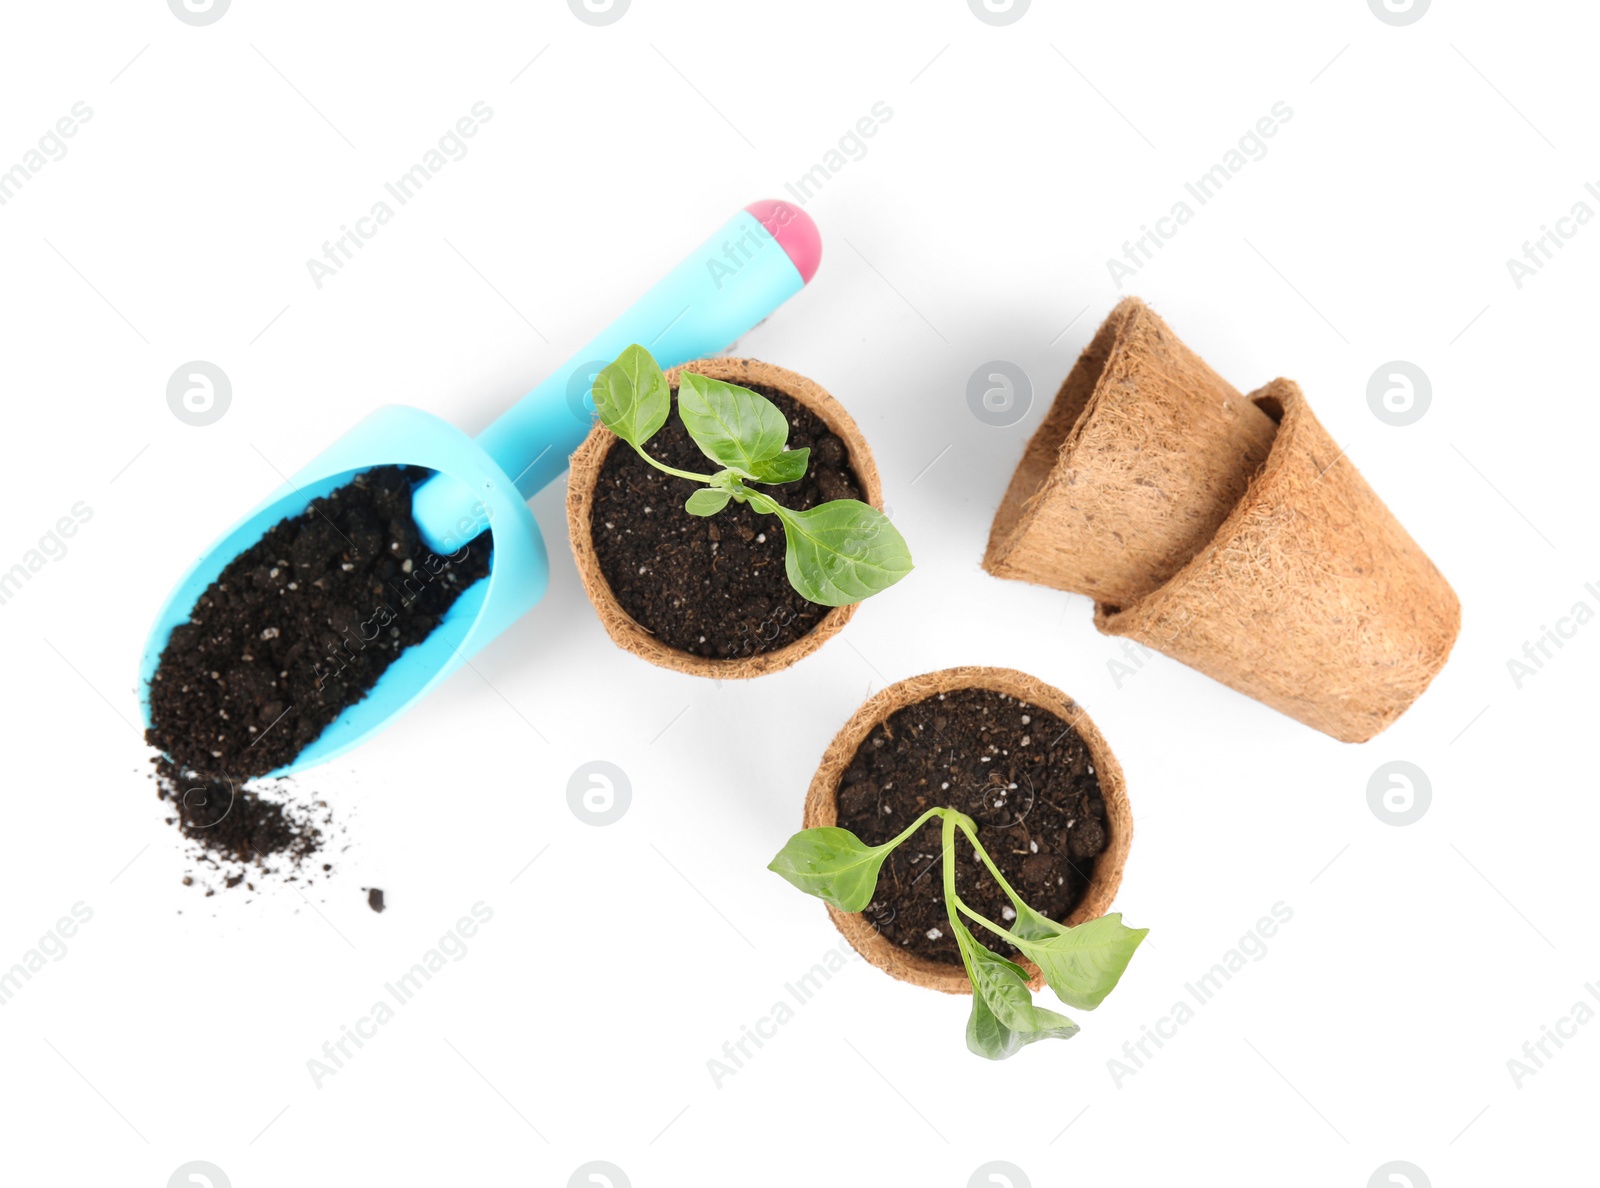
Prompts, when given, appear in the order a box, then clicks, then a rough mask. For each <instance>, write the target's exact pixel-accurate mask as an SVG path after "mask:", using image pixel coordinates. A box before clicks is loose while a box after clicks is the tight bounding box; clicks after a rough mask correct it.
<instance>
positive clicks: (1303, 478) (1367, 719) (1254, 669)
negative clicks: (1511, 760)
mask: <svg viewBox="0 0 1600 1188" xmlns="http://www.w3.org/2000/svg"><path fill="white" fill-rule="evenodd" d="M983 564H984V568H986V569H987V570H988V571H989V572H990V573H992V574H994V575H995V576H997V577H1006V578H1017V579H1020V580H1022V581H1029V582H1037V583H1040V584H1043V585H1048V586H1054V587H1056V588H1057V589H1062V590H1069V591H1072V592H1073V593H1078V594H1087V595H1089V596H1090V597H1092V598H1093V599H1094V600H1095V603H1096V607H1095V625H1096V626H1097V627H1098V628H1099V629H1100V630H1101V631H1102V632H1105V633H1106V634H1108V635H1121V636H1127V637H1128V638H1130V639H1134V640H1137V641H1138V642H1140V643H1142V644H1145V645H1146V646H1148V647H1151V648H1154V649H1156V650H1157V651H1160V652H1164V653H1166V654H1167V655H1168V656H1171V657H1173V658H1174V659H1177V660H1181V661H1182V662H1183V663H1185V664H1187V665H1189V666H1190V667H1192V668H1196V669H1198V670H1199V671H1201V672H1203V673H1205V674H1206V675H1207V676H1210V677H1212V678H1213V679H1215V680H1218V681H1221V682H1222V683H1223V684H1225V685H1228V686H1229V687H1231V688H1233V689H1236V690H1238V691H1239V692H1241V693H1244V694H1246V695H1247V696H1250V697H1253V698H1255V699H1256V700H1258V701H1261V702H1264V703H1265V704H1267V705H1269V706H1272V707H1273V708H1274V709H1276V710H1278V711H1280V712H1282V713H1285V714H1288V715H1289V716H1290V717H1292V718H1295V719H1297V720H1299V721H1301V722H1303V723H1305V724H1306V725H1307V726H1310V727H1313V728H1314V729H1317V730H1320V731H1322V732H1323V733H1325V734H1328V735H1331V736H1332V737H1334V738H1337V739H1340V740H1341V741H1344V742H1365V741H1366V740H1367V739H1369V738H1371V737H1372V736H1373V735H1375V734H1377V733H1379V732H1380V731H1382V730H1383V729H1385V728H1386V727H1387V726H1389V724H1390V723H1392V722H1393V721H1394V720H1395V719H1396V718H1398V717H1399V716H1400V715H1401V714H1402V713H1404V712H1405V711H1406V709H1407V708H1408V707H1409V706H1410V705H1411V703H1412V702H1414V701H1415V700H1416V699H1417V698H1418V697H1420V696H1421V695H1422V692H1423V690H1424V689H1426V688H1427V687H1428V684H1429V682H1430V681H1432V680H1433V678H1434V676H1436V675H1437V674H1438V672H1439V670H1440V669H1441V668H1443V667H1444V663H1445V660H1446V659H1447V658H1448V657H1449V655H1450V649H1451V647H1452V646H1453V644H1454V643H1455V639H1456V635H1457V634H1458V633H1459V631H1460V628H1461V604H1460V602H1459V601H1458V600H1457V598H1456V594H1455V591H1454V590H1452V589H1451V588H1450V583H1449V582H1447V581H1446V580H1445V578H1444V576H1443V575H1442V574H1440V572H1439V570H1438V569H1437V568H1436V567H1435V566H1434V564H1433V562H1432V561H1430V560H1429V559H1428V556H1427V554H1426V553H1424V552H1423V551H1422V549H1421V547H1420V546H1418V545H1417V543H1416V542H1415V541H1414V540H1412V539H1411V537H1410V536H1409V535H1408V534H1407V532H1406V530H1405V528H1403V527H1402V526H1401V524H1400V522H1399V521H1398V520H1397V519H1395V517H1394V514H1393V513H1392V512H1390V510H1389V509H1388V508H1387V507H1386V506H1384V503H1383V501H1382V500H1381V499H1379V498H1378V496H1377V494H1376V493H1375V492H1374V491H1373V490H1372V488H1371V487H1370V486H1368V485H1367V482H1366V480H1365V479H1363V478H1362V477H1361V475H1360V473H1359V472H1357V470H1356V468H1355V466H1354V465H1353V464H1352V463H1351V462H1350V460H1349V459H1348V458H1347V457H1345V456H1344V451H1343V450H1342V449H1340V448H1339V446H1338V445H1337V443H1336V442H1335V441H1334V439H1333V438H1332V437H1331V436H1330V435H1329V434H1328V432H1327V430H1326V429H1324V428H1323V427H1322V425H1321V423H1320V422H1318V420H1317V419H1316V417H1315V416H1314V415H1313V414H1312V412H1311V408H1310V406H1309V404H1308V403H1307V402H1306V399H1305V397H1304V396H1303V395H1302V394H1301V391H1300V389H1299V388H1298V387H1297V386H1296V385H1295V384H1294V383H1292V382H1290V381H1289V380H1284V379H1278V380H1274V381H1273V382H1272V383H1270V384H1268V385H1266V386H1265V387H1263V388H1261V389H1259V390H1257V391H1255V392H1252V393H1251V394H1250V395H1249V396H1244V395H1241V394H1240V393H1239V391H1238V390H1237V389H1235V388H1234V387H1233V386H1232V385H1231V384H1229V383H1228V382H1227V381H1226V380H1224V379H1222V378H1221V377H1220V376H1218V375H1217V373H1216V372H1214V371H1212V370H1211V368H1209V367H1208V366H1206V364H1205V362H1204V360H1202V359H1201V358H1200V357H1199V356H1198V355H1196V354H1195V353H1194V352H1192V351H1190V350H1189V349H1188V348H1187V347H1186V346H1184V344H1183V343H1182V342H1181V341H1180V340H1179V339H1178V337H1177V336H1176V335H1175V334H1173V332H1172V331H1171V329H1170V328H1168V326H1167V325H1166V323H1165V322H1163V321H1162V320H1161V319H1160V318H1159V317H1157V316H1156V315H1155V314H1154V313H1153V312H1152V311H1151V310H1150V309H1149V308H1148V307H1147V306H1146V305H1145V304H1144V303H1143V302H1142V301H1140V300H1139V299H1138V298H1136V297H1129V298H1127V299H1125V300H1124V301H1122V302H1121V303H1120V304H1118V305H1117V307H1116V308H1115V309H1114V310H1112V312H1111V315H1110V316H1109V317H1108V318H1107V319H1106V322H1105V324H1104V325H1103V326H1101V327H1100V330H1099V332H1098V333H1096V335H1095V337H1094V339H1093V341H1091V342H1090V344H1089V346H1088V347H1087V348H1086V349H1085V350H1084V352H1083V354H1082V356H1081V357H1080V358H1079V359H1078V362H1077V363H1076V365H1074V367H1073V368H1072V371H1071V373H1070V374H1069V375H1068V376H1067V378H1066V381H1065V382H1064V383H1063V384H1062V386H1061V390H1060V392H1059V393H1058V394H1057V396H1056V399H1055V403H1054V405H1053V406H1052V407H1051V409H1050V412H1049V413H1048V414H1047V415H1046V417H1045V419H1044V421H1043V423H1042V424H1041V425H1040V426H1039V429H1038V430H1037V432H1035V434H1034V435H1033V438H1032V440H1031V441H1029V442H1028V445H1027V449H1026V451H1025V452H1024V454H1023V458H1022V462H1021V463H1020V464H1019V465H1018V467H1017V470H1016V473H1015V474H1014V475H1013V476H1012V480H1011V484H1010V487H1009V488H1008V489H1007V491H1006V494H1005V497H1004V499H1003V500H1002V501H1001V504H1000V508H999V511H998V512H997V513H996V514H995V519H994V525H993V528H992V530H991V532H990V537H989V545H988V549H987V551H986V552H985V554H984V559H983Z"/></svg>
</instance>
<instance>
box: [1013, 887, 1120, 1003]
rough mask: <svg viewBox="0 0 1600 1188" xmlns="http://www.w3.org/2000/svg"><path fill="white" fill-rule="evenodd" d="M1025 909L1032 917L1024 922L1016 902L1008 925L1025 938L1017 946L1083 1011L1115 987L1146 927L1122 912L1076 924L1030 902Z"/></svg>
mask: <svg viewBox="0 0 1600 1188" xmlns="http://www.w3.org/2000/svg"><path fill="white" fill-rule="evenodd" d="M1026 915H1027V916H1029V917H1032V919H1030V920H1029V922H1028V924H1027V925H1024V924H1023V920H1024V912H1023V910H1022V909H1021V908H1019V909H1018V911H1017V919H1016V923H1015V924H1013V925H1012V926H1011V931H1012V932H1013V933H1014V934H1015V935H1016V936H1017V937H1018V938H1025V940H1026V943H1024V944H1023V945H1021V946H1020V948H1021V949H1022V952H1023V954H1024V955H1025V956H1026V957H1027V958H1028V960H1030V961H1032V962H1033V963H1034V964H1035V965H1037V966H1038V967H1039V970H1040V972H1041V973H1043V974H1044V980H1045V981H1046V983H1048V984H1049V986H1050V989H1051V990H1053V991H1055V995H1056V997H1057V998H1059V999H1060V1000H1061V1001H1062V1002H1064V1003H1066V1004H1067V1005H1068V1006H1070V1007H1077V1008H1078V1009H1079V1010H1085V1011H1092V1010H1094V1008H1095V1007H1097V1006H1099V1005H1100V1004H1101V1003H1102V1002H1104V1001H1105V998H1106V995H1108V994H1110V993H1111V991H1113V990H1115V989H1116V987H1117V982H1118V981H1120V980H1121V978H1122V975H1123V972H1124V971H1125V970H1126V969H1127V968H1128V962H1130V961H1131V960H1133V954H1134V950H1136V949H1137V948H1138V947H1139V943H1140V942H1141V941H1142V940H1144V938H1145V936H1146V935H1147V934H1148V933H1149V931H1150V930H1149V929H1148V928H1129V927H1127V926H1126V925H1124V924H1123V923H1122V914H1121V913H1120V912H1113V913H1111V914H1110V915H1109V916H1101V917H1100V918H1099V919H1096V920H1090V921H1088V922H1086V923H1083V924H1079V925H1078V926H1077V927H1076V928H1066V927H1064V926H1062V925H1060V924H1057V923H1055V922H1054V921H1052V920H1046V919H1045V918H1044V917H1043V916H1041V915H1039V913H1038V912H1035V911H1034V910H1033V909H1032V908H1029V909H1027V912H1026ZM1041 923H1042V926H1041Z"/></svg>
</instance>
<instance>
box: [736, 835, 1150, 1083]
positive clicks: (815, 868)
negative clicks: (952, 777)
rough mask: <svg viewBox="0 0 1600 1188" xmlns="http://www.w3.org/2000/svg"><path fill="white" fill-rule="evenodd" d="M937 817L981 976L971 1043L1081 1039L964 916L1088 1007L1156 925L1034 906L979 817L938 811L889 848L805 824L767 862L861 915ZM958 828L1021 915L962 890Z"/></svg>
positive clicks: (997, 1045)
mask: <svg viewBox="0 0 1600 1188" xmlns="http://www.w3.org/2000/svg"><path fill="white" fill-rule="evenodd" d="M934 817H938V818H941V820H942V822H943V833H942V848H943V851H944V901H945V907H946V909H947V910H948V911H949V914H950V929H951V935H953V936H954V937H955V939H956V945H957V946H958V947H959V948H960V950H961V961H962V964H963V965H965V966H966V970H967V977H968V978H970V979H971V980H972V1014H971V1016H970V1017H969V1018H968V1019H967V1047H968V1048H969V1049H971V1050H972V1051H973V1052H975V1053H977V1054H978V1055H979V1056H983V1057H986V1058H988V1059H990V1060H1004V1059H1005V1058H1006V1057H1007V1056H1011V1055H1013V1054H1015V1053H1016V1052H1018V1051H1019V1050H1021V1049H1022V1048H1023V1047H1024V1046H1025V1045H1027V1044H1031V1043H1033V1042H1034V1041H1035V1040H1041V1039H1070V1038H1072V1037H1073V1036H1074V1035H1076V1034H1077V1033H1078V1025H1077V1024H1076V1023H1074V1022H1073V1021H1072V1020H1071V1019H1069V1018H1067V1017H1066V1016H1065V1015H1061V1014H1057V1013H1056V1012H1055V1011H1052V1010H1047V1009H1046V1008H1044V1007H1041V1006H1037V1005H1035V1004H1034V1001H1033V993H1032V991H1030V990H1029V988H1028V974H1027V971H1026V970H1024V969H1023V968H1022V967H1021V966H1020V965H1018V964H1016V963H1015V962H1014V961H1008V960H1006V959H1005V958H1004V957H1002V956H1000V954H998V953H996V952H994V951H993V950H991V949H989V948H988V947H987V946H985V945H984V944H983V943H982V942H980V941H979V940H978V938H977V937H976V936H974V935H973V932H972V929H970V928H969V927H967V923H966V920H964V919H962V917H963V916H965V917H966V918H967V919H970V920H972V921H973V922H975V923H977V924H981V925H982V926H983V927H984V928H987V929H988V930H989V931H990V932H992V933H994V934H995V935H996V936H998V937H1000V938H1002V939H1003V940H1006V941H1009V942H1010V943H1011V944H1013V945H1015V946H1016V947H1017V949H1019V950H1020V951H1021V952H1022V954H1023V955H1024V956H1025V957H1027V958H1028V960H1030V961H1032V962H1033V963H1034V964H1035V965H1037V966H1038V967H1039V970H1040V972H1041V973H1043V974H1044V980H1045V983H1046V985H1048V986H1049V987H1050V989H1051V990H1053V991H1054V992H1055V995H1056V997H1057V998H1059V999H1060V1000H1061V1001H1062V1002H1064V1003H1066V1004H1067V1005H1068V1006H1070V1007H1076V1008H1078V1009H1080V1010H1085V1011H1092V1010H1094V1008H1095V1007H1097V1006H1099V1005H1100V1004H1101V1003H1102V1002H1103V1001H1105V997H1106V995H1108V994H1110V993H1111V991H1112V990H1113V989H1115V988H1116V985H1117V982H1118V981H1119V980H1120V979H1121V977H1122V973H1123V971H1124V970H1125V969H1127V968H1128V962H1129V961H1131V960H1132V959H1133V951H1134V950H1135V949H1137V948H1138V947H1139V942H1140V941H1142V940H1144V938H1145V934H1146V933H1148V932H1149V929H1148V928H1128V927H1126V926H1124V925H1123V923H1122V916H1121V914H1120V913H1112V914H1111V915H1109V916H1101V917H1100V918H1099V919H1097V920H1090V921H1088V922H1087V923H1085V924H1080V925H1078V926H1077V927H1076V928H1068V927H1067V926H1066V925H1064V924H1057V923H1056V922H1055V921H1054V920H1051V919H1049V918H1047V917H1045V916H1043V915H1041V914H1040V913H1039V912H1036V911H1034V910H1033V909H1032V908H1030V907H1029V906H1028V905H1027V904H1025V903H1023V902H1022V898H1021V896H1019V895H1018V894H1017V893H1016V891H1015V890H1013V889H1012V886H1011V884H1010V883H1008V882H1007V881H1006V877H1005V876H1004V875H1003V874H1001V873H1000V870H999V868H998V867H997V866H995V864H994V860H993V859H992V858H990V857H989V853H988V851H987V850H985V849H984V848H983V844H982V843H981V842H979V841H978V831H977V825H976V824H975V823H974V822H973V820H972V818H971V817H968V816H966V815H965V814H963V813H959V812H957V811H956V810H955V809H950V808H931V809H929V810H928V811H927V812H925V813H923V814H922V816H920V817H918V818H917V819H916V820H915V821H913V822H912V823H911V825H910V826H909V827H908V828H907V829H906V830H905V831H904V832H902V833H901V834H900V835H899V836H898V837H895V838H892V839H890V840H889V841H887V842H885V843H884V844H883V845H881V846H869V845H867V844H866V843H865V842H863V841H862V840H861V839H860V838H859V837H857V836H856V835H855V834H853V833H851V832H850V831H849V830H848V829H840V828H838V827H836V826H824V827H822V828H818V829H802V830H801V831H800V832H799V833H797V834H795V835H794V836H793V837H791V838H790V839H789V840H788V842H787V843H786V844H785V845H784V847H783V849H781V850H779V851H778V856H777V857H776V858H774V859H773V860H772V862H771V863H770V864H769V865H768V867H767V869H768V870H771V871H774V872H775V873H777V874H780V875H782V876H783V877H784V878H785V879H787V880H788V881H789V882H791V883H793V884H794V885H795V886H796V887H798V888H800V890H802V891H804V892H805V893H806V894H807V895H815V896H816V897H817V898H818V899H821V900H823V901H824V902H825V903H828V904H831V905H832V906H833V907H835V908H837V909H838V910H839V911H841V912H859V911H862V910H863V909H865V908H866V906H867V905H868V904H869V903H871V902H872V896H873V893H874V892H875V891H876V890H877V886H878V871H879V870H880V869H881V868H882V866H883V863H884V859H886V858H888V856H889V854H890V852H891V851H893V850H894V849H895V847H897V846H899V845H900V844H901V843H902V842H904V841H906V840H907V839H908V838H910V837H911V836H912V835H913V834H915V833H916V832H917V830H919V829H921V828H922V826H923V825H924V824H925V823H926V822H927V821H929V820H931V819H932V818H934ZM957 831H959V832H961V833H962V834H965V835H966V839H967V841H968V842H970V843H971V844H972V849H973V852H974V853H975V854H977V856H978V860H979V861H980V862H982V863H983V865H984V866H985V867H986V868H987V869H988V871H989V873H990V874H991V875H993V876H994V880H995V882H996V883H998V884H999V886H1000V889H1001V890H1002V891H1004V892H1005V894H1006V897H1007V898H1008V899H1010V900H1011V903H1012V905H1013V907H1014V908H1015V909H1016V913H1017V918H1016V919H1015V920H1013V921H1011V927H1010V928H1002V927H1001V926H1000V925H998V924H996V923H995V922H994V921H992V920H988V919H985V918H984V917H983V916H980V915H979V914H978V913H977V912H975V911H973V910H972V909H971V908H970V907H968V906H967V905H966V904H965V903H963V902H962V900H961V896H960V895H959V894H958V893H957V892H956V845H957V838H956V834H957Z"/></svg>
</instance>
